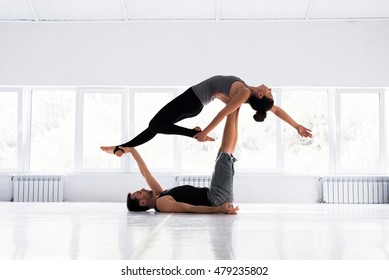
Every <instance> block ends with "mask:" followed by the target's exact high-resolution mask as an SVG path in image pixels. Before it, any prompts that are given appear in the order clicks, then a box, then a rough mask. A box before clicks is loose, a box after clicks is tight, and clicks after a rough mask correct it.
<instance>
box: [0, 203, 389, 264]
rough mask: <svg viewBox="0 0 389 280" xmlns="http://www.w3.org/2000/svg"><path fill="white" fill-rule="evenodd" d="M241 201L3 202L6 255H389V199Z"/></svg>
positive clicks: (0, 224)
mask: <svg viewBox="0 0 389 280" xmlns="http://www.w3.org/2000/svg"><path fill="white" fill-rule="evenodd" d="M239 206H240V208H241V210H240V212H239V214H238V215H233V216H230V215H224V214H220V215H198V214H197V215H196V214H163V213H155V212H146V213H129V212H127V211H126V208H125V205H124V204H123V203H51V204H49V203H47V204H41V203H8V202H1V203H0V248H1V249H0V260H12V259H28V260H47V259H55V260H70V259H92V260H121V259H137V260H144V259H148V260H149V259H163V260H171V259H181V260H188V259H194V260H204V259H210V260H219V259H223V260H229V259H234V260H255V259H267V260H280V259H281V260H282V259H288V260H306V259H312V260H333V259H335V260H339V259H347V260H355V259H363V260H365V259H373V260H382V259H389V205H328V204H312V205H311V204H309V205H308V204H304V205H301V204H282V205H281V204H258V205H254V204H240V205H239Z"/></svg>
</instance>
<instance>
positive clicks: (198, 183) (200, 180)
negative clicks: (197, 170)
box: [176, 176, 211, 188]
mask: <svg viewBox="0 0 389 280" xmlns="http://www.w3.org/2000/svg"><path fill="white" fill-rule="evenodd" d="M210 184H211V177H210V176H177V177H176V185H177V186H182V185H191V186H194V187H207V188H209V186H210Z"/></svg>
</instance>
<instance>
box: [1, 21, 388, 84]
mask: <svg viewBox="0 0 389 280" xmlns="http://www.w3.org/2000/svg"><path fill="white" fill-rule="evenodd" d="M388 31H389V22H388V21H360V22H355V21H354V22H345V21H340V22H336V21H327V22H326V21H323V22H319V21H302V22H297V21H295V22H293V21H292V22H287V21H281V22H274V21H270V22H185V23H183V22H156V23H155V22H154V23H152V22H137V23H133V22H128V23H0V40H1V42H0V61H1V63H0V85H3V86H10V85H16V86H19V85H77V86H80V85H81V86H96V85H97V86H165V85H166V86H179V85H191V84H194V83H197V82H199V81H201V80H202V79H204V78H207V77H209V76H211V75H214V74H234V75H237V76H240V77H241V78H243V79H244V80H246V82H247V83H249V84H253V85H256V84H259V83H262V82H264V83H266V84H269V85H270V86H273V87H275V86H325V87H332V86H334V87H343V86H344V87H365V86H366V87H387V86H389V75H388V73H389V52H388V51H387V50H388V49H389V36H388Z"/></svg>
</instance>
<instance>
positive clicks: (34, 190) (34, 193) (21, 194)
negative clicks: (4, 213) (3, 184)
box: [12, 175, 64, 202]
mask: <svg viewBox="0 0 389 280" xmlns="http://www.w3.org/2000/svg"><path fill="white" fill-rule="evenodd" d="M63 181H64V178H63V176H57V175H13V176H12V182H13V201H14V202H61V201H63Z"/></svg>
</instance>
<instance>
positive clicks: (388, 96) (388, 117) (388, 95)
mask: <svg viewBox="0 0 389 280" xmlns="http://www.w3.org/2000/svg"><path fill="white" fill-rule="evenodd" d="M384 96H385V139H386V173H389V90H386V92H385V95H384Z"/></svg>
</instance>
